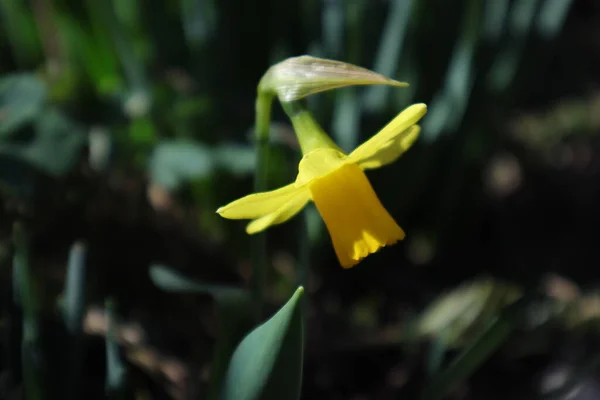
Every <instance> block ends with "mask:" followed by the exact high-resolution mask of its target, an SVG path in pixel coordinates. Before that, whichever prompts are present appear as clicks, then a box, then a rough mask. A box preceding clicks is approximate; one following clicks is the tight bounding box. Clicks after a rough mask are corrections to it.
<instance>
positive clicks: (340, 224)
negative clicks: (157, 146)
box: [217, 104, 427, 268]
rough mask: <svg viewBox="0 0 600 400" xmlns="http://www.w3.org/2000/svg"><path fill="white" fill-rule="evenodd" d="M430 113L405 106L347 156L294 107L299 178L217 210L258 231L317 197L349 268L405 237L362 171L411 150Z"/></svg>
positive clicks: (308, 116)
mask: <svg viewBox="0 0 600 400" xmlns="http://www.w3.org/2000/svg"><path fill="white" fill-rule="evenodd" d="M426 112H427V106H426V105H425V104H414V105H411V106H409V107H407V108H406V109H405V110H403V111H402V112H401V113H399V114H398V115H397V116H396V117H395V118H394V119H393V120H392V121H391V122H390V123H388V124H387V125H386V126H385V127H384V128H383V129H381V131H379V132H378V133H377V134H376V135H374V136H373V137H371V138H370V139H369V140H367V141H366V142H364V143H363V144H361V145H360V146H358V147H357V148H356V149H355V150H354V151H352V152H351V153H350V154H345V153H344V152H343V151H342V150H341V149H340V148H339V147H338V146H337V145H336V144H335V143H334V142H333V141H332V140H331V138H330V137H329V136H328V135H327V134H326V133H325V132H324V131H323V129H322V128H321V127H320V126H319V124H318V123H317V122H316V121H315V120H314V118H313V117H312V115H311V114H310V113H309V112H308V111H306V110H304V109H301V110H299V111H298V110H295V111H294V112H293V113H291V114H292V115H290V117H291V119H292V124H293V126H294V130H295V132H296V135H297V137H298V141H299V143H300V147H301V149H302V154H303V157H302V159H301V161H300V164H299V165H298V175H297V177H296V180H295V181H294V182H293V183H291V184H289V185H286V186H283V187H281V188H279V189H275V190H272V191H268V192H261V193H254V194H250V195H248V196H245V197H243V198H241V199H238V200H235V201H233V202H232V203H229V204H228V205H226V206H223V207H221V208H219V209H218V210H217V213H219V214H220V215H221V216H222V217H224V218H228V219H251V220H252V221H251V222H250V223H249V224H248V226H247V227H246V232H247V233H248V234H255V233H258V232H262V231H264V230H265V229H267V228H269V227H270V226H273V225H277V224H281V223H283V222H285V221H287V220H289V219H290V218H292V217H293V216H294V215H296V214H298V213H299V212H300V211H301V210H302V209H303V208H304V206H306V204H307V203H308V202H309V201H313V202H314V203H315V205H316V207H317V209H318V211H319V213H320V214H321V217H322V218H323V221H324V222H325V225H326V226H327V229H328V231H329V235H330V237H331V240H332V242H333V247H334V249H335V253H336V255H337V257H338V260H339V262H340V264H341V266H342V267H344V268H350V267H352V266H354V265H356V264H357V263H358V262H360V261H361V260H362V259H363V258H365V257H366V256H368V255H369V254H372V253H375V252H376V251H378V250H379V249H380V248H381V247H384V246H387V245H391V244H394V243H396V242H397V241H399V240H402V239H404V236H405V233H404V231H403V230H402V228H400V226H398V224H397V223H396V221H395V220H394V219H393V218H392V216H391V215H390V214H389V213H388V212H387V210H386V209H385V208H384V207H383V205H382V204H381V202H380V201H379V199H378V197H377V195H376V194H375V191H374V190H373V187H372V186H371V184H370V182H369V180H368V179H367V177H366V175H365V173H364V171H365V170H368V169H374V168H379V167H382V166H384V165H388V164H390V163H392V162H394V161H396V160H397V159H398V158H399V157H400V156H401V155H402V154H403V153H404V152H405V151H406V150H408V148H409V147H410V146H411V145H412V144H413V143H414V141H415V140H416V139H417V137H418V135H419V132H420V127H419V126H418V125H417V123H418V122H419V120H420V119H421V118H422V117H423V116H424V115H425V113H426Z"/></svg>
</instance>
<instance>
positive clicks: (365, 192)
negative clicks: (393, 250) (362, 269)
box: [308, 164, 404, 268]
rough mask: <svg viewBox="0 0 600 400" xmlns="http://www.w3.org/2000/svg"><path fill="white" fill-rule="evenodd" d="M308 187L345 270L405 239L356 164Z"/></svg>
mask: <svg viewBox="0 0 600 400" xmlns="http://www.w3.org/2000/svg"><path fill="white" fill-rule="evenodd" d="M308 188H309V190H310V193H311V197H312V200H313V201H314V202H315V205H316V206H317V209H318V210H319V213H320V214H321V217H322V218H323V220H324V221H325V225H326V226H327V230H328V231H329V235H330V236H331V240H332V242H333V247H334V249H335V253H336V255H337V257H338V260H339V262H340V264H341V265H342V267H344V268H350V267H352V266H354V265H356V264H357V263H358V262H359V261H360V260H361V259H363V258H364V257H366V256H368V255H369V254H371V253H374V252H376V251H377V250H379V249H380V248H381V247H383V246H386V245H390V244H393V243H395V242H397V241H398V240H402V239H404V231H402V229H401V228H400V227H399V226H398V224H396V222H395V221H394V219H393V218H392V217H391V216H390V214H389V213H388V212H387V211H386V209H385V208H383V205H382V204H381V202H380V201H379V199H378V198H377V195H376V194H375V192H374V191H373V188H372V187H371V184H370V183H369V180H368V179H367V177H366V176H365V173H364V172H363V171H362V170H361V169H360V167H359V166H358V165H356V164H345V165H343V166H342V167H341V168H338V169H337V170H336V171H334V172H332V173H330V174H328V175H325V176H323V177H321V178H319V179H316V180H314V181H312V182H311V183H310V184H309V185H308Z"/></svg>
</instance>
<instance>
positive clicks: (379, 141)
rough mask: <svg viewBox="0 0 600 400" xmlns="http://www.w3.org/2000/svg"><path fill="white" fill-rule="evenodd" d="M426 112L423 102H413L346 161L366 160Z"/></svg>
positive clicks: (357, 161) (358, 161)
mask: <svg viewBox="0 0 600 400" xmlns="http://www.w3.org/2000/svg"><path fill="white" fill-rule="evenodd" d="M426 112H427V106H426V105H425V104H422V103H420V104H413V105H412V106H409V107H407V108H405V109H404V111H402V112H401V113H400V114H398V115H397V116H396V118H394V119H393V120H392V121H391V122H390V123H389V124H387V125H386V126H385V127H384V128H383V129H382V130H380V131H379V132H378V133H377V134H376V135H375V136H373V137H372V138H371V139H369V140H367V141H366V142H364V143H363V144H361V145H360V146H358V147H357V148H356V149H355V150H354V151H353V152H352V153H351V154H350V155H349V156H348V161H350V162H355V163H360V162H361V161H363V160H367V159H369V158H371V157H373V155H374V154H376V153H378V152H379V151H380V150H381V149H382V148H385V147H386V146H387V145H388V143H390V142H391V141H393V140H394V139H395V138H396V137H398V136H399V135H401V134H402V133H403V132H404V131H405V130H407V129H408V128H410V127H411V126H412V125H414V124H416V123H417V122H419V120H420V119H421V118H422V117H423V115H425V113H426Z"/></svg>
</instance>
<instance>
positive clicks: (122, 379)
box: [104, 298, 127, 399]
mask: <svg viewBox="0 0 600 400" xmlns="http://www.w3.org/2000/svg"><path fill="white" fill-rule="evenodd" d="M104 308H105V310H106V323H107V327H106V383H105V393H106V398H108V399H123V398H125V397H124V393H125V389H126V384H127V374H126V370H125V365H124V363H123V360H122V359H121V354H120V349H119V342H118V341H117V314H116V304H115V300H114V299H111V298H109V299H106V300H105V302H104Z"/></svg>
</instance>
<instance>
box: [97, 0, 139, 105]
mask: <svg viewBox="0 0 600 400" xmlns="http://www.w3.org/2000/svg"><path fill="white" fill-rule="evenodd" d="M86 4H87V6H88V10H89V12H90V14H91V17H92V19H93V20H94V22H95V24H96V26H98V25H99V26H101V27H102V29H103V30H106V32H107V33H108V35H109V36H110V37H111V39H112V42H113V45H114V46H115V48H116V52H117V54H118V57H119V60H120V61H121V66H122V67H123V71H124V72H125V76H126V78H127V82H128V84H129V89H130V91H132V92H133V93H138V92H139V93H147V81H146V76H145V71H144V67H143V65H142V63H141V60H139V58H138V57H137V54H136V51H134V48H133V45H132V43H131V42H132V38H131V37H129V36H128V35H126V33H125V31H124V29H123V26H122V22H121V21H120V20H119V18H117V14H116V12H115V9H114V5H113V2H112V1H93V0H88V1H87V2H86ZM98 28H99V27H98Z"/></svg>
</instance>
